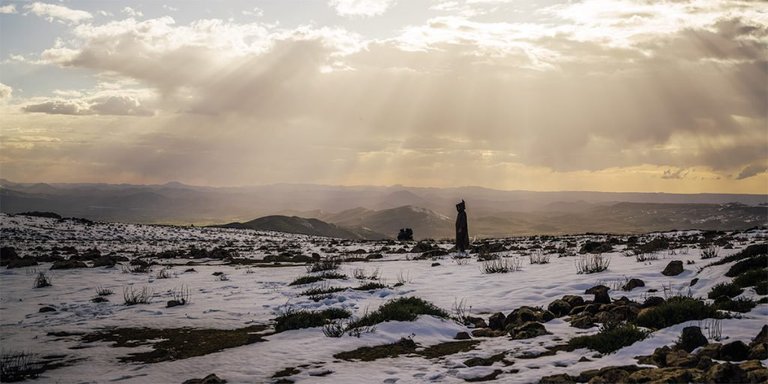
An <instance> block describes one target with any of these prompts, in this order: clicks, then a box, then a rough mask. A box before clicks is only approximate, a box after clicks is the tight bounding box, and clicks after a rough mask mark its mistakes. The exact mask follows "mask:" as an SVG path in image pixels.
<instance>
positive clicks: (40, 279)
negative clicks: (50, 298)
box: [35, 272, 51, 288]
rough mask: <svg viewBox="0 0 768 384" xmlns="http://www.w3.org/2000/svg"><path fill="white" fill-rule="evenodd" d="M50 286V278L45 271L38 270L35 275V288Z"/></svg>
mask: <svg viewBox="0 0 768 384" xmlns="http://www.w3.org/2000/svg"><path fill="white" fill-rule="evenodd" d="M50 286H51V278H50V277H49V276H48V275H47V274H46V273H45V272H38V273H37V276H36V277H35V288H44V287H50Z"/></svg>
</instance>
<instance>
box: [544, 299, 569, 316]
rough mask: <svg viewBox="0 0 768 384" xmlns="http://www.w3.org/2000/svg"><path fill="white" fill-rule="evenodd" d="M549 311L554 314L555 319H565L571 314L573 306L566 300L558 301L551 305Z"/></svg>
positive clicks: (548, 307)
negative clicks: (564, 317)
mask: <svg viewBox="0 0 768 384" xmlns="http://www.w3.org/2000/svg"><path fill="white" fill-rule="evenodd" d="M547 309H548V310H549V311H550V312H552V313H553V314H554V315H555V317H563V316H565V315H567V314H569V313H570V312H571V305H570V304H568V302H566V301H565V300H562V299H557V300H555V301H553V302H551V303H549V305H548V306H547Z"/></svg>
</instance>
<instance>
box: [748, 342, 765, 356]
mask: <svg viewBox="0 0 768 384" xmlns="http://www.w3.org/2000/svg"><path fill="white" fill-rule="evenodd" d="M749 358H750V359H757V360H765V359H768V343H753V344H752V346H751V347H749Z"/></svg>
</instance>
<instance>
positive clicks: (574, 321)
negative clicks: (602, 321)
mask: <svg viewBox="0 0 768 384" xmlns="http://www.w3.org/2000/svg"><path fill="white" fill-rule="evenodd" d="M571 326H572V327H574V328H579V329H588V328H592V327H594V326H595V319H594V318H593V317H592V315H590V314H588V313H587V314H582V315H580V316H576V317H572V318H571Z"/></svg>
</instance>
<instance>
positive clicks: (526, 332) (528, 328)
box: [508, 321, 550, 340]
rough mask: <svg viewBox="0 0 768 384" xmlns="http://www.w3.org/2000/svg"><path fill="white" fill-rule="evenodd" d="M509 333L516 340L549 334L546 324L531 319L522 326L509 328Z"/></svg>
mask: <svg viewBox="0 0 768 384" xmlns="http://www.w3.org/2000/svg"><path fill="white" fill-rule="evenodd" d="M508 331H509V335H510V336H512V339H514V340H520V339H531V338H534V337H537V336H542V335H549V334H550V333H549V332H547V329H546V328H544V325H542V324H541V323H537V322H534V321H529V322H527V323H525V324H523V325H521V326H518V327H514V328H512V329H508Z"/></svg>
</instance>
